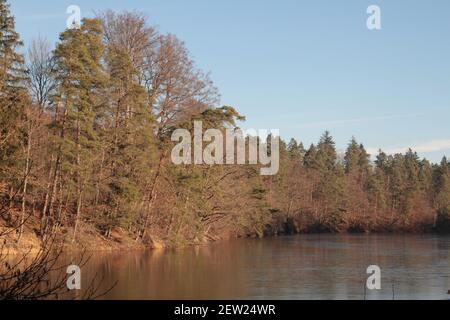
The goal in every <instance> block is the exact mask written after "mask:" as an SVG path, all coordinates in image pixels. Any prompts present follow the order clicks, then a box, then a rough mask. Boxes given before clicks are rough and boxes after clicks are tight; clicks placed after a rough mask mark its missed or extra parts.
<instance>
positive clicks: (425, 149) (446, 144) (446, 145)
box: [367, 139, 450, 155]
mask: <svg viewBox="0 0 450 320" xmlns="http://www.w3.org/2000/svg"><path fill="white" fill-rule="evenodd" d="M409 148H411V149H412V150H413V151H416V152H418V153H429V152H436V151H444V150H450V139H440V140H431V141H428V142H423V143H419V144H415V145H411V146H408V147H388V148H381V150H383V151H384V152H385V153H386V154H396V153H405V152H406V151H408V149H409ZM379 149H380V148H367V152H368V153H370V154H372V155H375V154H378V150H379Z"/></svg>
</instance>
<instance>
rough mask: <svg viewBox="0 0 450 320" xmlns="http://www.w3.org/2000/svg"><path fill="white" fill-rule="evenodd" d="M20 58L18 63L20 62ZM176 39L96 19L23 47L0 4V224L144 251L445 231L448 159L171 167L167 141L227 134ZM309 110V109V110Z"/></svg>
mask: <svg viewBox="0 0 450 320" xmlns="http://www.w3.org/2000/svg"><path fill="white" fill-rule="evenodd" d="M22 52H24V54H22ZM218 103H219V94H218V90H217V88H215V86H214V84H213V83H212V81H211V80H210V78H209V76H208V74H205V73H203V72H202V71H201V70H199V69H198V68H197V67H196V66H195V64H194V62H193V61H192V59H191V57H190V55H189V52H188V50H187V49H186V47H185V45H184V43H183V42H182V41H181V40H179V39H178V38H177V37H176V36H174V35H172V34H161V33H160V32H158V30H157V29H156V28H154V27H152V26H151V25H149V24H148V23H147V21H146V18H145V17H144V15H142V14H140V13H136V12H121V13H115V12H111V11H106V12H103V13H99V14H98V16H97V17H96V18H93V19H84V20H83V21H82V25H81V27H80V28H78V29H67V30H65V31H63V32H62V33H61V34H60V39H59V41H58V43H56V45H55V47H53V46H52V45H50V44H49V43H48V41H47V40H45V39H42V38H37V39H35V40H34V41H33V42H32V43H30V44H27V46H24V45H23V44H22V42H21V40H20V36H19V34H18V33H17V32H16V31H15V23H14V18H13V16H12V15H11V13H10V10H9V6H8V4H7V3H6V1H5V0H0V202H1V204H0V205H1V206H2V207H3V208H7V209H8V210H2V211H1V212H2V216H1V217H0V227H2V228H14V230H16V231H15V232H14V239H15V241H17V242H18V243H19V244H20V241H21V239H22V238H23V236H24V235H26V234H27V233H33V234H34V235H36V236H37V237H44V236H45V235H46V234H47V233H49V232H54V231H56V232H57V233H59V234H60V235H63V236H64V239H65V241H67V242H75V243H76V242H77V241H81V239H83V237H86V236H96V237H99V238H102V239H110V240H111V241H114V240H117V239H118V238H122V237H126V238H128V239H133V241H136V242H139V243H144V244H151V243H155V242H156V241H162V242H164V243H166V244H168V245H179V244H187V243H201V242H204V241H211V240H216V239H220V238H226V237H235V236H263V235H270V234H279V233H296V232H346V231H349V232H369V231H374V232H385V231H448V230H449V227H450V163H449V162H448V160H447V159H446V158H444V159H442V162H441V163H439V164H432V163H430V162H429V161H427V160H425V159H420V158H419V157H418V155H417V154H416V153H415V152H413V151H411V150H410V151H408V152H407V153H406V154H396V155H387V154H385V153H383V152H382V151H380V152H379V154H378V155H374V157H373V159H374V161H371V158H370V155H369V154H367V152H366V150H365V149H364V146H363V145H362V144H360V143H358V142H357V141H356V140H355V139H352V140H351V141H350V142H349V144H348V148H347V150H346V151H345V154H342V155H341V154H339V153H338V152H337V151H336V148H335V143H334V141H333V138H332V136H331V135H330V133H329V132H325V133H324V134H323V136H322V137H321V138H320V140H319V141H318V143H317V144H314V145H311V146H307V147H306V148H305V146H303V145H302V144H301V143H299V142H297V141H296V140H294V139H292V140H291V141H289V142H288V143H286V142H282V143H281V146H280V171H279V173H278V174H277V175H275V176H261V175H260V174H259V168H258V167H257V166H256V165H227V166H206V165H204V166H202V165H183V166H177V165H173V164H172V162H171V159H170V151H171V149H172V147H173V145H174V143H173V142H171V139H170V138H171V133H172V132H173V130H175V129H176V128H180V127H183V128H192V122H193V121H194V120H202V121H203V124H204V127H211V128H222V129H225V128H233V127H237V126H238V124H239V121H242V120H244V117H243V116H241V115H240V114H239V113H238V112H237V111H236V110H235V109H234V108H232V107H229V106H224V107H217V104H218ZM305 107H307V106H305Z"/></svg>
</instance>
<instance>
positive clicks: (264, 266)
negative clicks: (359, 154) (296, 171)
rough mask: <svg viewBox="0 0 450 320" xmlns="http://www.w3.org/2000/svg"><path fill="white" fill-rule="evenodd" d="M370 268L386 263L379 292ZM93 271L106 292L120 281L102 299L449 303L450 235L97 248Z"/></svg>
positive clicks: (85, 272) (89, 270) (87, 271)
mask: <svg viewBox="0 0 450 320" xmlns="http://www.w3.org/2000/svg"><path fill="white" fill-rule="evenodd" d="M370 265H378V266H379V267H380V268H381V290H365V283H366V280H367V278H368V277H369V276H370V274H367V273H366V271H367V267H368V266H370ZM95 275H96V277H98V278H102V279H103V281H102V287H103V288H104V289H105V288H107V287H109V286H111V285H112V284H113V283H115V282H116V281H117V284H116V286H115V287H114V288H113V289H112V290H111V291H110V292H109V293H108V294H106V295H105V296H103V297H102V298H103V299H364V298H366V299H387V300H392V299H393V298H394V299H396V300H400V299H439V300H443V299H447V291H448V290H449V289H450V237H448V236H437V235H299V236H291V237H273V238H266V239H241V240H234V241H226V242H221V243H214V244H211V245H207V246H202V247H190V248H184V249H177V250H153V251H151V250H149V251H133V252H127V253H118V252H116V253H95V254H93V255H92V257H91V259H90V260H89V262H88V263H87V265H85V266H84V267H83V268H82V279H83V280H84V281H83V285H87V284H86V282H87V279H90V278H92V277H94V276H95ZM365 291H366V292H365Z"/></svg>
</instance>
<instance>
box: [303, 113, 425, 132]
mask: <svg viewBox="0 0 450 320" xmlns="http://www.w3.org/2000/svg"><path fill="white" fill-rule="evenodd" d="M421 115H423V113H413V114H397V115H387V116H379V117H367V118H355V119H343V120H331V121H319V122H309V123H302V124H299V125H297V126H295V127H296V128H315V127H321V128H330V127H332V126H337V125H343V124H357V123H363V122H371V121H379V120H392V119H405V118H412V117H418V116H421Z"/></svg>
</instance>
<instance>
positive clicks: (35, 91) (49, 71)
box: [27, 36, 56, 109]
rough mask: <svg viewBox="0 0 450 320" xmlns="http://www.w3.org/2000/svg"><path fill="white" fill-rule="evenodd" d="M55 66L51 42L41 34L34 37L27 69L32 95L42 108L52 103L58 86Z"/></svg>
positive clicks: (29, 49)
mask: <svg viewBox="0 0 450 320" xmlns="http://www.w3.org/2000/svg"><path fill="white" fill-rule="evenodd" d="M54 68H55V59H54V58H53V54H52V51H51V48H50V44H49V42H48V41H47V40H46V39H45V38H42V37H40V36H39V37H37V38H35V39H33V41H32V42H31V45H30V47H29V48H28V64H27V69H28V76H29V79H30V91H31V96H32V98H33V100H34V102H35V103H36V104H38V105H39V106H40V107H41V108H42V109H44V108H46V107H47V106H48V105H49V104H50V101H51V95H52V93H53V91H54V89H55V87H56V80H55V78H54V76H53V72H54Z"/></svg>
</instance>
